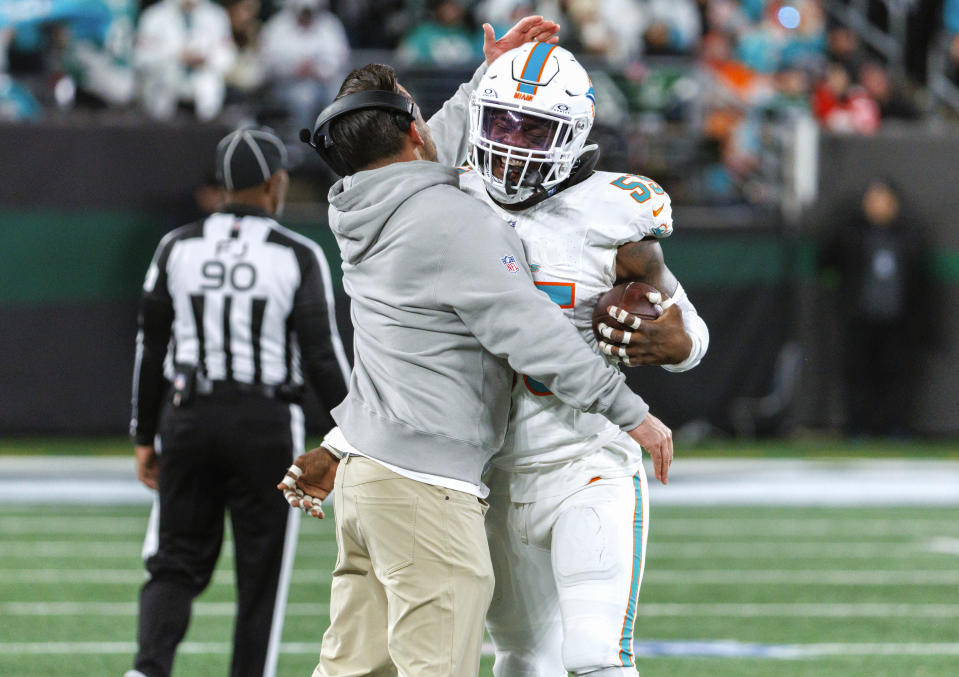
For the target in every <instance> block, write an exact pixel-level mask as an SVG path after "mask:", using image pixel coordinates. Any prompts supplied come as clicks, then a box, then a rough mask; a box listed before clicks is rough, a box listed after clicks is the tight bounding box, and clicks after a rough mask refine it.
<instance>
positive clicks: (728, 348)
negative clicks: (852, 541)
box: [0, 123, 959, 434]
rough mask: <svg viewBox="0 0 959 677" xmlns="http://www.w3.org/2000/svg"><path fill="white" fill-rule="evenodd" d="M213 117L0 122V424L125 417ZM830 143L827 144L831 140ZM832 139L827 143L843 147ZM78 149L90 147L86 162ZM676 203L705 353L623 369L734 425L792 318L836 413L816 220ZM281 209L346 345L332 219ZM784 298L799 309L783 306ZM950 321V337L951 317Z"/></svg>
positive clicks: (949, 415) (206, 164)
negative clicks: (159, 285)
mask: <svg viewBox="0 0 959 677" xmlns="http://www.w3.org/2000/svg"><path fill="white" fill-rule="evenodd" d="M222 132H223V130H222V129H220V128H214V127H207V126H199V127H197V126H190V125H152V124H147V123H142V124H141V125H139V126H136V125H131V126H130V127H129V128H122V129H114V128H98V127H93V126H77V127H69V126H65V125H61V124H52V125H30V126H24V127H21V126H0V148H3V158H4V161H5V165H6V169H5V173H6V174H9V172H10V168H11V164H10V163H11V162H13V160H12V159H16V162H14V165H19V164H28V165H29V167H28V168H27V169H26V170H25V171H24V172H22V173H20V174H18V175H17V176H13V175H10V176H8V177H7V178H6V179H5V180H4V181H2V182H0V329H2V331H0V434H9V433H70V434H72V433H114V434H123V433H124V432H125V430H126V424H127V418H128V416H129V389H130V375H131V373H132V361H133V339H134V334H135V319H136V318H135V313H136V299H137V296H138V293H139V288H140V284H141V281H142V278H143V275H144V272H145V270H146V267H147V264H148V262H149V259H150V256H151V254H152V252H153V250H154V248H155V246H156V244H157V242H158V241H159V239H160V237H162V235H163V234H164V233H165V232H166V231H168V230H170V229H171V228H174V227H176V226H178V225H181V224H182V223H185V222H187V221H188V220H190V219H192V218H194V214H193V212H192V211H191V210H192V209H193V207H192V204H191V203H192V195H193V190H194V188H195V187H196V186H197V185H198V184H199V183H200V182H201V181H202V180H203V179H204V178H205V177H206V176H208V175H209V174H210V172H211V171H212V167H211V166H210V158H212V155H213V148H214V147H215V144H216V140H217V139H218V138H219V137H220V136H221V135H222ZM829 143H830V141H829V140H826V141H824V144H827V145H826V146H825V147H826V148H827V150H828V149H829V148H830V147H829V146H828V144H829ZM838 143H839V144H840V147H839V148H838V149H834V150H830V155H828V157H832V155H831V154H832V153H840V154H848V153H853V152H854V151H853V150H852V149H850V148H848V147H847V146H845V145H842V144H844V143H846V142H844V141H842V140H839V142H838ZM932 146H934V147H936V146H937V144H935V143H934V144H932ZM56 149H60V152H55V151H56ZM952 152H955V153H959V148H956V149H954V150H953V151H952ZM877 153H878V155H882V153H881V152H878V151H877ZM91 154H98V155H96V157H95V158H93V159H92V160H91ZM107 156H109V157H107ZM956 156H959V155H953V156H952V157H956ZM824 157H827V154H825V153H824ZM20 158H31V159H30V160H29V161H21V160H19V159H20ZM924 158H925V159H923V160H922V161H924V162H925V161H927V160H928V161H930V162H931V161H932V159H937V160H936V161H937V162H939V164H938V165H935V166H929V167H925V168H923V167H921V166H918V165H917V166H914V167H913V168H914V169H917V170H922V171H923V172H925V173H927V174H934V173H936V172H938V174H939V176H938V177H937V179H936V180H937V181H939V182H940V183H942V181H943V180H944V179H945V178H946V177H947V175H948V172H947V171H946V169H945V168H946V167H947V166H948V165H949V163H948V162H947V160H948V159H951V158H949V157H948V153H947V152H946V150H942V152H938V153H935V152H932V150H930V151H929V152H927V153H926V154H925V156H924ZM850 161H851V160H850ZM913 161H914V162H919V161H920V160H919V159H918V158H914V160H913ZM830 162H832V160H831V161H830ZM873 162H875V160H873ZM827 164H829V163H827ZM836 169H837V168H836V167H828V166H827V167H824V169H823V172H822V175H823V181H824V183H825V182H826V181H838V182H839V183H842V181H843V180H846V181H847V182H848V181H849V180H850V177H848V176H845V174H844V173H843V172H839V173H838V174H837V172H836ZM636 170H637V171H638V168H636ZM846 171H851V170H848V168H847V170H846ZM860 173H861V172H860ZM917 181H918V179H917ZM920 182H921V181H920ZM904 185H907V184H905V182H904ZM854 189H855V186H850V187H849V190H854ZM957 194H959V193H957ZM825 196H826V191H824V203H825V204H823V205H820V206H819V207H817V210H816V213H817V214H819V216H820V217H821V216H822V215H824V214H825V215H828V214H829V213H830V209H831V208H830V207H829V206H828V204H829V200H827V199H826V197H825ZM955 197H956V194H953V195H950V199H952V200H953V202H952V205H953V206H952V212H951V213H948V211H947V210H946V209H942V210H940V211H936V212H930V213H929V214H926V215H925V216H926V217H927V218H928V221H929V223H930V226H931V227H932V228H940V229H944V228H946V225H947V224H952V226H953V228H954V231H953V233H954V234H955V233H959V228H955V214H957V213H959V209H957V208H956V207H957V205H955V202H954V200H955ZM926 199H932V196H926ZM929 209H932V208H931V207H930V208H929ZM314 213H315V210H314ZM675 218H676V224H677V225H676V234H675V235H674V236H673V237H672V238H671V239H669V240H667V241H665V242H664V243H663V248H664V251H665V253H666V258H667V261H668V263H669V265H670V267H671V268H672V269H673V271H674V272H675V273H676V274H677V276H678V277H679V278H680V279H681V280H683V282H684V285H685V287H686V289H687V291H688V292H689V294H690V296H691V298H692V299H693V301H694V302H695V303H696V305H697V307H698V308H699V310H700V312H701V314H702V315H703V317H704V318H705V319H706V321H707V323H708V324H709V327H710V332H711V346H710V351H709V354H708V355H707V357H706V359H705V360H704V361H703V363H702V364H701V365H700V366H699V367H698V368H697V369H696V370H694V371H693V372H690V373H688V374H679V375H676V374H670V373H668V372H665V371H664V370H661V369H657V368H649V369H634V370H630V371H629V372H628V378H629V381H630V384H631V385H633V386H634V387H635V388H636V389H637V391H638V392H640V393H642V394H643V395H644V397H646V398H647V399H648V400H649V402H650V403H651V404H652V406H653V410H654V411H655V412H656V413H657V414H658V415H660V416H661V418H662V419H663V420H665V421H667V422H668V423H669V424H670V425H672V426H673V427H674V428H679V427H681V426H683V425H685V424H689V423H693V424H704V425H705V426H707V427H709V428H712V427H718V428H720V429H723V430H731V429H732V428H733V425H732V423H731V412H730V408H731V406H732V404H733V403H734V402H736V401H739V400H741V399H742V398H753V399H755V398H759V397H761V396H762V395H765V394H767V393H768V392H769V391H770V388H771V387H772V383H773V380H774V367H775V364H776V361H777V358H778V356H779V354H780V351H781V349H782V347H783V346H784V345H785V344H786V343H787V342H788V341H789V339H790V338H791V337H794V336H795V335H796V334H797V331H798V334H799V336H800V337H801V339H802V341H803V344H804V351H805V361H804V365H805V366H804V368H803V385H802V388H803V390H802V392H801V394H800V397H799V406H798V408H797V410H796V412H795V414H796V416H797V417H798V419H799V421H800V422H803V423H808V424H811V425H829V424H831V423H833V422H835V415H836V414H835V410H834V409H831V408H830V402H832V400H829V399H825V400H823V397H824V396H825V397H826V398H829V397H832V398H835V392H836V390H835V389H836V386H835V383H834V382H833V381H834V379H833V375H832V374H831V373H830V369H829V351H830V350H832V349H834V346H832V347H830V344H829V343H828V342H824V343H822V344H815V343H813V344H812V345H811V344H810V342H816V341H820V340H821V339H822V337H821V336H820V335H819V334H820V333H821V331H820V330H825V331H828V322H823V321H822V320H823V317H828V313H829V312H837V310H836V309H834V308H831V307H830V306H829V301H830V300H829V299H825V300H824V299H823V298H821V297H822V296H823V294H825V293H826V292H824V291H823V290H822V289H821V287H820V285H818V283H817V282H816V280H815V277H814V275H812V274H811V267H810V264H809V261H808V258H809V249H810V246H809V245H808V242H807V246H805V247H803V246H801V245H802V243H803V242H805V241H806V240H807V239H808V238H807V236H808V235H810V233H812V232H813V231H812V230H811V229H808V228H807V230H806V231H805V232H804V233H803V238H802V239H800V238H798V237H796V236H795V234H792V235H790V234H786V233H785V232H784V231H783V229H782V228H781V227H780V225H779V224H778V223H777V222H776V219H775V218H774V217H771V216H770V215H769V214H765V213H762V212H757V211H754V210H747V211H744V210H742V209H741V208H737V209H733V210H713V209H704V208H693V207H685V206H682V205H678V206H677V207H676V209H675ZM813 220H815V218H814V219H813ZM284 222H285V223H287V225H289V226H291V227H293V228H294V229H296V230H299V231H300V232H303V233H304V234H306V235H308V236H310V237H312V238H314V239H315V240H317V241H318V242H319V243H320V244H321V246H322V247H323V248H324V250H325V251H326V252H327V256H328V258H329V260H330V265H331V269H332V271H333V275H334V284H335V286H336V292H337V311H338V312H337V315H338V318H339V323H340V326H341V329H342V331H343V334H344V339H345V340H346V342H347V346H348V349H349V343H350V340H351V330H350V326H349V308H348V303H347V299H346V298H345V296H344V295H343V292H342V288H341V287H340V270H339V257H338V253H337V250H336V245H335V242H334V241H333V238H332V236H331V234H330V233H329V231H328V230H327V228H326V226H325V223H323V222H321V219H320V218H316V219H311V220H309V221H303V220H301V221H299V222H297V220H296V219H295V218H292V219H285V220H284ZM940 236H941V237H942V238H943V242H944V245H943V246H944V247H948V248H944V249H943V250H942V251H940V252H939V253H938V254H937V258H936V262H937V263H936V266H937V270H938V271H939V273H940V279H942V280H943V284H944V287H943V288H944V289H946V290H947V292H948V293H951V294H955V293H956V290H957V286H956V280H957V279H959V275H957V274H956V273H957V269H959V256H957V255H956V253H955V252H959V242H957V241H956V237H959V236H956V237H954V238H953V239H952V240H948V236H947V235H946V234H941V233H940ZM797 279H799V280H801V282H800V287H799V288H800V292H801V293H800V295H799V301H798V302H797V300H796V280H797ZM951 301H952V303H954V304H955V301H956V299H955V298H954V297H952V298H951ZM953 307H957V306H955V305H954V306H953ZM795 308H799V309H800V311H801V312H798V311H797V312H791V309H795ZM797 320H799V329H798V330H797V325H796V322H797ZM952 322H953V323H954V324H955V323H957V322H959V318H953V319H952ZM949 332H950V336H952V337H953V338H955V337H959V326H952V327H950V328H949ZM953 343H955V341H953ZM951 350H953V351H954V347H953V348H951ZM946 357H947V358H948V359H947V360H946V362H945V364H947V365H952V366H951V369H952V370H951V372H949V373H946V370H945V369H943V372H942V373H939V374H933V378H934V381H933V385H934V388H933V389H931V390H930V391H929V392H924V393H923V396H922V397H923V400H922V402H923V406H925V407H927V410H926V411H925V412H924V413H923V414H922V417H921V418H920V419H919V420H920V421H921V422H922V423H923V425H926V426H927V428H926V429H930V430H933V429H935V430H945V431H953V432H955V431H957V430H959V421H957V420H956V418H957V416H959V414H957V412H956V411H955V410H956V407H955V403H956V402H957V401H959V398H957V396H956V393H955V392H954V389H955V383H952V382H951V381H955V379H954V378H950V377H949V376H950V373H951V374H954V373H957V371H959V370H957V367H959V364H957V362H959V359H957V358H956V356H955V355H954V353H948V354H947V355H946ZM950 360H951V361H950ZM940 366H941V365H940ZM930 369H931V371H935V369H932V367H931V366H930ZM944 396H946V397H952V400H951V409H950V402H949V401H948V400H942V399H939V398H941V397H944ZM308 413H311V414H312V416H311V417H310V420H311V428H312V429H314V430H322V429H323V428H324V427H325V426H326V425H327V421H326V419H324V418H322V417H320V416H319V415H317V413H316V405H315V402H314V401H312V400H311V401H310V402H309V403H308ZM840 413H841V412H840ZM930 421H934V423H935V425H928V423H929V422H930Z"/></svg>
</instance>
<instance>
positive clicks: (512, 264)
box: [500, 254, 519, 273]
mask: <svg viewBox="0 0 959 677" xmlns="http://www.w3.org/2000/svg"><path fill="white" fill-rule="evenodd" d="M500 261H502V262H503V265H504V266H506V270H508V271H509V272H511V273H518V272H519V266H518V265H516V259H515V258H514V257H513V256H510V255H509V254H507V255H506V256H504V257H503V258H501V259H500Z"/></svg>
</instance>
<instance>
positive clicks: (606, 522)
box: [552, 504, 620, 586]
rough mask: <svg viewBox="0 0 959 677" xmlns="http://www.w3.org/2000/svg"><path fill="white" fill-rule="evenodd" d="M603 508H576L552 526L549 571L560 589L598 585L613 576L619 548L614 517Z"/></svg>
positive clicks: (606, 508) (598, 506)
mask: <svg viewBox="0 0 959 677" xmlns="http://www.w3.org/2000/svg"><path fill="white" fill-rule="evenodd" d="M611 512H612V508H611V507H610V506H606V505H602V504H600V505H595V506H577V507H575V508H571V509H569V510H567V511H566V512H564V513H563V514H562V515H560V517H559V519H558V520H556V524H555V525H554V526H553V542H552V552H553V571H554V572H555V575H556V582H557V584H558V585H561V586H568V585H575V584H577V583H583V582H587V581H600V580H606V579H609V578H612V577H613V576H615V575H616V572H617V571H618V570H619V566H620V562H619V560H620V557H619V554H620V553H619V550H620V544H619V541H618V539H617V537H616V533H615V531H614V529H612V528H611V526H610V525H614V524H615V523H616V522H615V515H613V514H608V513H611Z"/></svg>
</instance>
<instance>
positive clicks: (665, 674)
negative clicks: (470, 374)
mask: <svg viewBox="0 0 959 677" xmlns="http://www.w3.org/2000/svg"><path fill="white" fill-rule="evenodd" d="M652 513H653V514H652V517H653V521H652V524H651V534H650V541H649V548H648V551H649V557H648V560H647V567H646V578H645V580H644V583H643V587H642V592H641V595H640V608H639V614H638V622H637V625H636V636H637V639H638V640H641V641H642V642H648V641H654V642H656V644H653V645H650V644H643V645H641V646H646V647H652V648H653V649H655V650H656V651H657V652H660V653H662V652H678V653H680V654H683V653H687V654H688V653H689V651H690V649H691V646H690V645H689V644H687V643H688V642H693V641H699V642H710V644H707V645H704V646H705V649H704V648H703V647H700V651H707V652H710V653H716V652H721V651H730V652H731V653H733V654H737V655H738V656H739V657H699V658H693V657H688V656H679V657H670V656H663V655H657V656H651V657H641V658H640V660H639V667H640V672H641V674H642V675H643V677H674V676H675V677H679V676H683V677H686V676H690V675H695V676H709V677H726V676H728V677H733V676H735V677H742V676H752V675H764V676H765V675H769V676H775V677H798V676H800V675H801V676H807V675H808V676H813V675H815V676H816V677H825V676H832V675H836V676H843V677H845V676H849V675H863V676H867V675H868V676H870V677H878V676H889V677H892V676H896V677H904V676H907V675H915V676H920V675H922V676H933V675H935V676H942V677H947V676H952V675H956V674H959V508H929V509H923V508H903V509H898V508H874V509H872V508H871V509H862V508H857V509H836V508H830V509H813V508H802V509H788V508H701V507H699V508H675V507H669V508H667V507H661V508H657V507H656V506H653V507H652ZM146 516H147V511H146V509H145V508H141V507H136V508H122V507H83V508H77V507H62V508H53V507H46V508H25V507H15V506H0V675H3V676H4V677H34V676H36V677H40V676H41V675H42V676H44V677H48V676H49V675H70V676H71V677H85V676H91V677H92V676H96V677H104V676H111V675H115V676H116V677H119V675H122V674H123V671H124V670H126V669H127V668H129V667H130V661H131V655H132V652H133V650H134V644H133V642H134V637H135V617H136V598H137V590H138V586H139V583H140V582H141V581H142V577H143V570H142V565H141V562H140V559H139V548H140V543H141V539H142V534H143V531H144V529H145V526H146ZM332 526H333V524H332V521H331V520H329V519H328V520H326V521H323V522H320V521H316V520H313V519H304V522H303V529H302V532H301V538H300V546H299V550H298V553H297V559H296V567H295V573H294V577H293V586H292V590H291V604H290V606H289V609H288V614H287V622H286V627H285V630H284V635H283V642H284V644H283V649H282V653H281V657H280V670H279V675H280V676H281V677H295V676H302V677H305V676H307V675H309V674H310V673H311V671H312V668H313V666H314V665H315V662H316V654H317V651H318V646H319V640H320V637H321V635H322V632H323V630H324V628H325V627H326V623H327V606H326V604H327V601H328V595H329V572H330V569H331V566H332V563H333V560H334V557H335V549H336V545H335V542H334V539H333V532H332ZM224 555H225V556H224V557H222V558H221V568H220V571H218V574H217V576H216V577H215V579H214V583H213V584H212V585H211V587H210V589H209V590H208V591H207V592H206V593H205V594H204V595H203V596H202V597H201V598H200V599H199V601H198V604H197V605H196V607H195V613H194V618H193V623H192V625H191V627H190V631H189V634H188V635H187V638H186V640H185V643H184V644H183V645H182V650H181V652H180V655H179V657H178V659H177V664H176V670H175V675H177V676H178V677H196V676H202V677H206V676H208V675H223V674H226V665H227V662H228V660H229V641H230V633H231V628H232V606H231V604H230V601H231V600H232V576H231V573H230V566H231V563H232V558H230V557H229V552H228V550H227V551H225V553H224ZM722 640H726V643H725V644H720V643H717V642H719V641H722ZM744 645H751V646H744ZM764 652H765V653H768V652H773V653H778V655H780V656H787V657H785V658H783V657H780V658H768V657H766V658H763V657H742V656H741V654H743V653H764ZM481 674H482V675H490V674H491V672H490V667H489V659H488V658H487V659H485V660H484V665H483V670H482V671H481Z"/></svg>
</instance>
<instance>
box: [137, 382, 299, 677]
mask: <svg viewBox="0 0 959 677" xmlns="http://www.w3.org/2000/svg"><path fill="white" fill-rule="evenodd" d="M159 433H160V440H161V448H160V458H159V468H160V477H159V525H158V527H159V528H158V533H157V534H156V536H157V549H156V552H155V554H153V555H152V556H150V557H149V558H148V559H147V561H146V568H147V572H148V573H149V579H148V580H147V582H146V583H145V584H144V585H143V588H142V590H141V591H140V617H139V631H138V643H139V650H138V652H137V656H136V659H135V663H134V667H135V668H136V669H137V670H139V671H140V672H142V673H143V674H145V675H147V677H168V676H169V675H170V672H171V669H172V667H173V658H174V654H175V652H176V648H177V645H178V644H179V642H180V640H182V639H183V636H184V634H185V633H186V630H187V626H188V624H189V622H190V608H191V605H192V602H193V599H194V598H195V597H196V596H197V595H199V594H200V593H201V592H202V591H203V589H204V588H206V586H207V585H208V584H209V582H210V578H211V576H212V574H213V569H214V566H215V565H216V560H217V557H218V556H219V554H220V546H221V545H222V542H223V522H224V510H225V509H229V514H230V522H231V527H232V530H233V541H234V550H235V559H234V561H235V573H236V591H237V615H236V624H235V629H234V635H233V662H232V667H231V669H230V675H231V676H232V677H254V676H255V677H260V676H261V675H262V674H263V669H264V663H265V659H266V656H267V650H268V644H269V639H270V631H271V627H272V624H273V622H274V607H275V604H276V597H277V591H278V585H279V583H280V580H279V579H280V572H281V568H282V563H283V562H282V560H283V549H284V541H285V539H286V538H295V537H296V535H295V534H290V535H287V533H286V532H287V518H288V516H289V506H288V505H287V503H286V501H285V499H284V498H283V495H282V494H281V493H280V492H279V491H277V490H276V488H275V487H276V483H277V482H278V481H279V480H280V479H281V478H282V477H283V474H284V472H285V471H286V468H287V467H288V466H289V465H290V463H291V460H292V458H293V450H294V449H295V448H296V449H302V443H303V429H302V414H301V412H300V409H299V407H298V406H296V405H290V404H289V403H286V402H280V401H277V400H274V399H270V398H267V397H266V396H263V395H258V394H249V393H240V392H237V393H226V394H221V393H217V394H216V395H215V396H210V397H197V398H196V399H195V401H194V402H192V403H191V404H190V405H189V406H186V407H179V408H177V407H173V406H171V405H170V404H167V405H166V407H165V409H164V411H163V414H162V417H161V420H160V431H159ZM153 526H154V525H153V521H152V519H151V527H153ZM147 538H148V547H149V540H150V538H151V534H148V537H147ZM284 585H288V581H287V582H285V583H284ZM277 622H279V623H282V618H278V619H277ZM277 641H279V638H278V637H277Z"/></svg>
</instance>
